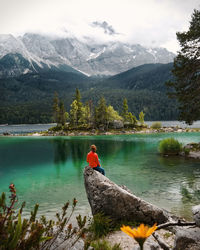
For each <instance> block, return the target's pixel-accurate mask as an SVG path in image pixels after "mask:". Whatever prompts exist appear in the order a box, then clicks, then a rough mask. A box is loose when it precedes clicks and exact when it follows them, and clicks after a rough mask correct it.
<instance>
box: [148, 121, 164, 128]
mask: <svg viewBox="0 0 200 250" xmlns="http://www.w3.org/2000/svg"><path fill="white" fill-rule="evenodd" d="M151 128H153V129H160V128H162V123H161V122H153V123H152V125H151Z"/></svg>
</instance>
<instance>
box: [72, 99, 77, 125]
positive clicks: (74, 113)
mask: <svg viewBox="0 0 200 250" xmlns="http://www.w3.org/2000/svg"><path fill="white" fill-rule="evenodd" d="M70 106H71V109H70V125H71V126H76V125H77V111H78V105H77V101H76V100H74V101H73V102H72V104H71V105H70Z"/></svg>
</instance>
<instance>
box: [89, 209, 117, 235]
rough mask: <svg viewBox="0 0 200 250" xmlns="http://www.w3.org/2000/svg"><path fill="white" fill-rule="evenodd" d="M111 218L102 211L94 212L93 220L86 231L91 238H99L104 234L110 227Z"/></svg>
mask: <svg viewBox="0 0 200 250" xmlns="http://www.w3.org/2000/svg"><path fill="white" fill-rule="evenodd" d="M111 228H112V225H111V219H110V218H109V217H106V216H104V215H103V214H102V213H99V214H95V215H94V217H93V220H92V221H91V222H90V223H89V228H88V231H89V232H90V234H92V235H90V237H92V239H94V240H95V239H99V238H101V237H102V236H106V235H107V234H108V233H109V232H110V231H111V230H112V229H111Z"/></svg>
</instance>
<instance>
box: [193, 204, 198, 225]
mask: <svg viewBox="0 0 200 250" xmlns="http://www.w3.org/2000/svg"><path fill="white" fill-rule="evenodd" d="M192 213H193V218H194V221H195V223H196V225H197V226H198V227H200V205H197V206H194V207H192Z"/></svg>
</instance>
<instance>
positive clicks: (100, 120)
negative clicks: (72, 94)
mask: <svg viewBox="0 0 200 250" xmlns="http://www.w3.org/2000/svg"><path fill="white" fill-rule="evenodd" d="M95 124H96V125H97V126H98V127H99V126H101V125H104V127H105V126H106V127H107V126H108V111H107V106H106V100H105V98H104V97H101V99H100V100H99V104H98V106H97V108H96V109H95Z"/></svg>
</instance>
